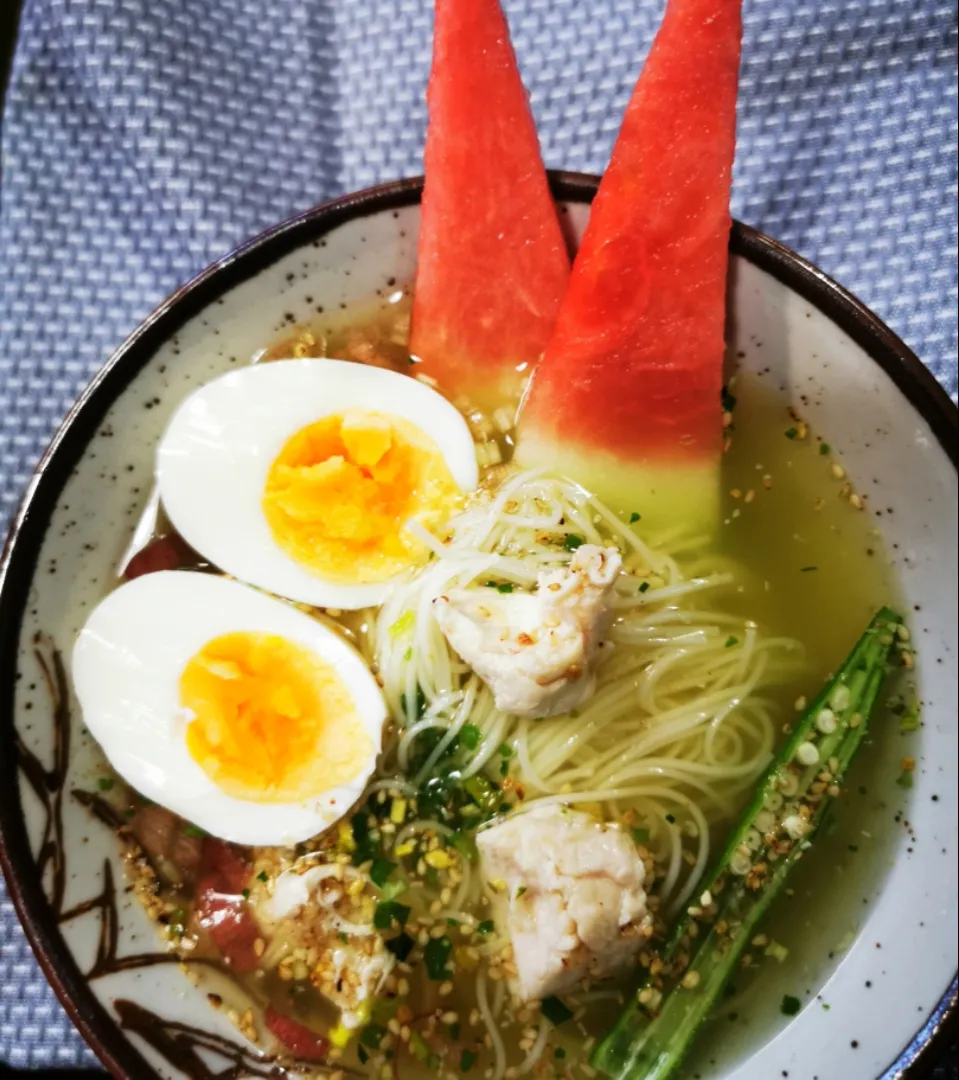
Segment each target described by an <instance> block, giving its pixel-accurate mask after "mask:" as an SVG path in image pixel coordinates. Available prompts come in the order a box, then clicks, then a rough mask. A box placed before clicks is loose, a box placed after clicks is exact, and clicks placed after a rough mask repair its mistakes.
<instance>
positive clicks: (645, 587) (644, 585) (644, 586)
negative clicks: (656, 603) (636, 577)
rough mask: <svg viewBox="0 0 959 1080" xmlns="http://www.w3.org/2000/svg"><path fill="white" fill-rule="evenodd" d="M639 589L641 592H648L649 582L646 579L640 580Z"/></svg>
mask: <svg viewBox="0 0 959 1080" xmlns="http://www.w3.org/2000/svg"><path fill="white" fill-rule="evenodd" d="M639 591H640V592H641V593H644V592H649V582H648V581H644V582H642V584H641V585H640V586H639Z"/></svg>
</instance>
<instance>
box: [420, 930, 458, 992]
mask: <svg viewBox="0 0 959 1080" xmlns="http://www.w3.org/2000/svg"><path fill="white" fill-rule="evenodd" d="M452 951H453V945H452V942H451V941H450V939H449V938H448V937H440V938H430V940H429V943H428V944H427V946H426V948H425V949H424V950H423V963H424V964H425V965H426V974H427V975H428V976H429V977H430V978H431V979H432V980H433V981H434V982H440V981H441V980H443V979H448V978H449V977H450V970H449V968H448V967H447V966H446V964H447V961H448V960H449V958H450V953H451V952H452Z"/></svg>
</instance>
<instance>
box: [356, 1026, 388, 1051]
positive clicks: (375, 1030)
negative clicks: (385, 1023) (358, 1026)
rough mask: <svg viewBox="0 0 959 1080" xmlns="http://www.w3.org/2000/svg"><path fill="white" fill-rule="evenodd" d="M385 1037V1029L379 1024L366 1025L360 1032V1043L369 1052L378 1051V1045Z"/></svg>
mask: <svg viewBox="0 0 959 1080" xmlns="http://www.w3.org/2000/svg"><path fill="white" fill-rule="evenodd" d="M385 1037H386V1028H385V1027H380V1025H379V1024H367V1025H366V1027H365V1028H363V1030H362V1031H361V1032H360V1043H361V1045H363V1046H367V1047H369V1049H370V1050H379V1048H380V1043H381V1042H382V1041H383V1039H384V1038H385Z"/></svg>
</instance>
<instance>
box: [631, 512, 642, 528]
mask: <svg viewBox="0 0 959 1080" xmlns="http://www.w3.org/2000/svg"><path fill="white" fill-rule="evenodd" d="M639 519H640V515H639V514H637V513H636V511H635V510H634V511H633V512H632V513H631V514H630V515H629V523H630V525H635V524H636V522H637V521H639Z"/></svg>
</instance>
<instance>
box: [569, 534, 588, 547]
mask: <svg viewBox="0 0 959 1080" xmlns="http://www.w3.org/2000/svg"><path fill="white" fill-rule="evenodd" d="M585 543H586V541H585V540H584V539H583V538H582V537H581V536H577V535H576V534H575V533H567V534H566V539H565V540H564V541H563V547H564V548H566V550H567V551H575V550H576V549H577V548H578V547H582V546H583V544H585Z"/></svg>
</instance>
